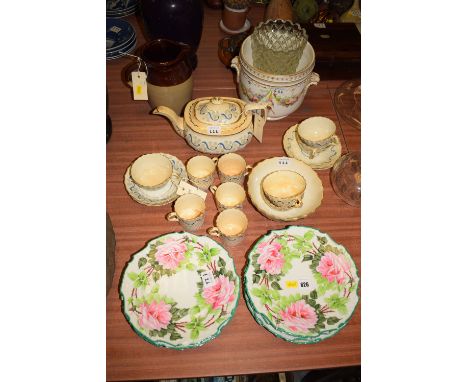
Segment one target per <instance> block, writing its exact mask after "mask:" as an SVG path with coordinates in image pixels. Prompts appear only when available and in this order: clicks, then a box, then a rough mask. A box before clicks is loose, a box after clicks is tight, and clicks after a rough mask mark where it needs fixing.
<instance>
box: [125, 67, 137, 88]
mask: <svg viewBox="0 0 468 382" xmlns="http://www.w3.org/2000/svg"><path fill="white" fill-rule="evenodd" d="M137 69H138V62H132V63H131V64H130V65H128V66H127V67H126V68H125V69H124V80H125V82H126V83H127V85H128V86H130V87H132V86H133V85H132V72H134V71H135V70H137Z"/></svg>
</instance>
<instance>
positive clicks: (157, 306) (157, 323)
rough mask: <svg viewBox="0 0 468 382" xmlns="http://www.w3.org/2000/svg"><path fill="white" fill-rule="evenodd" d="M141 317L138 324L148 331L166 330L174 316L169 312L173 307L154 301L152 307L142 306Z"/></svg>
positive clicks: (144, 304)
mask: <svg viewBox="0 0 468 382" xmlns="http://www.w3.org/2000/svg"><path fill="white" fill-rule="evenodd" d="M140 309H141V316H140V318H139V319H138V323H139V324H140V326H141V327H143V328H147V329H156V330H161V329H166V328H167V325H168V324H169V322H170V321H171V317H172V314H171V313H170V312H169V310H170V309H171V306H170V305H169V304H166V303H164V302H163V301H160V302H155V301H153V302H152V303H151V304H150V305H148V304H146V303H143V304H141V305H140Z"/></svg>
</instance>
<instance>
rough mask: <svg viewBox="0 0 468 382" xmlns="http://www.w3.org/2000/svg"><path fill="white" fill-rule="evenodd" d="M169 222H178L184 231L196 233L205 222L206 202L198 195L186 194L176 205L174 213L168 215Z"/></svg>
mask: <svg viewBox="0 0 468 382" xmlns="http://www.w3.org/2000/svg"><path fill="white" fill-rule="evenodd" d="M166 219H167V220H169V221H171V222H172V221H178V222H179V223H180V225H181V226H182V228H183V229H184V231H196V230H198V229H200V227H201V226H202V225H203V222H204V221H205V201H204V200H203V198H201V197H200V196H198V195H194V194H185V195H182V196H181V197H179V198H178V199H177V200H176V202H175V203H174V211H173V212H170V213H169V214H167V215H166Z"/></svg>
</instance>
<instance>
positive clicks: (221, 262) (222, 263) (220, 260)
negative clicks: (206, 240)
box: [211, 248, 226, 267]
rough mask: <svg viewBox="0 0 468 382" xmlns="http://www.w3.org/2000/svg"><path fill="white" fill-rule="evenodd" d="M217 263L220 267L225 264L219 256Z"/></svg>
mask: <svg viewBox="0 0 468 382" xmlns="http://www.w3.org/2000/svg"><path fill="white" fill-rule="evenodd" d="M211 249H212V250H213V249H216V248H211ZM218 265H219V266H220V267H224V266H226V262H225V261H224V259H223V258H222V257H220V258H219V260H218Z"/></svg>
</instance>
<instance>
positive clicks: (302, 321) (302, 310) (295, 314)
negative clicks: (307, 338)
mask: <svg viewBox="0 0 468 382" xmlns="http://www.w3.org/2000/svg"><path fill="white" fill-rule="evenodd" d="M280 315H281V318H282V319H283V321H284V324H285V325H286V326H287V327H288V328H289V329H291V330H292V331H293V332H306V331H307V330H309V329H310V328H313V327H314V326H315V324H316V323H317V313H315V310H314V309H312V307H311V306H310V305H307V304H306V302H305V301H304V300H299V301H296V302H295V303H293V304H291V305H289V306H288V307H287V309H286V310H283V311H281V312H280Z"/></svg>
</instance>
